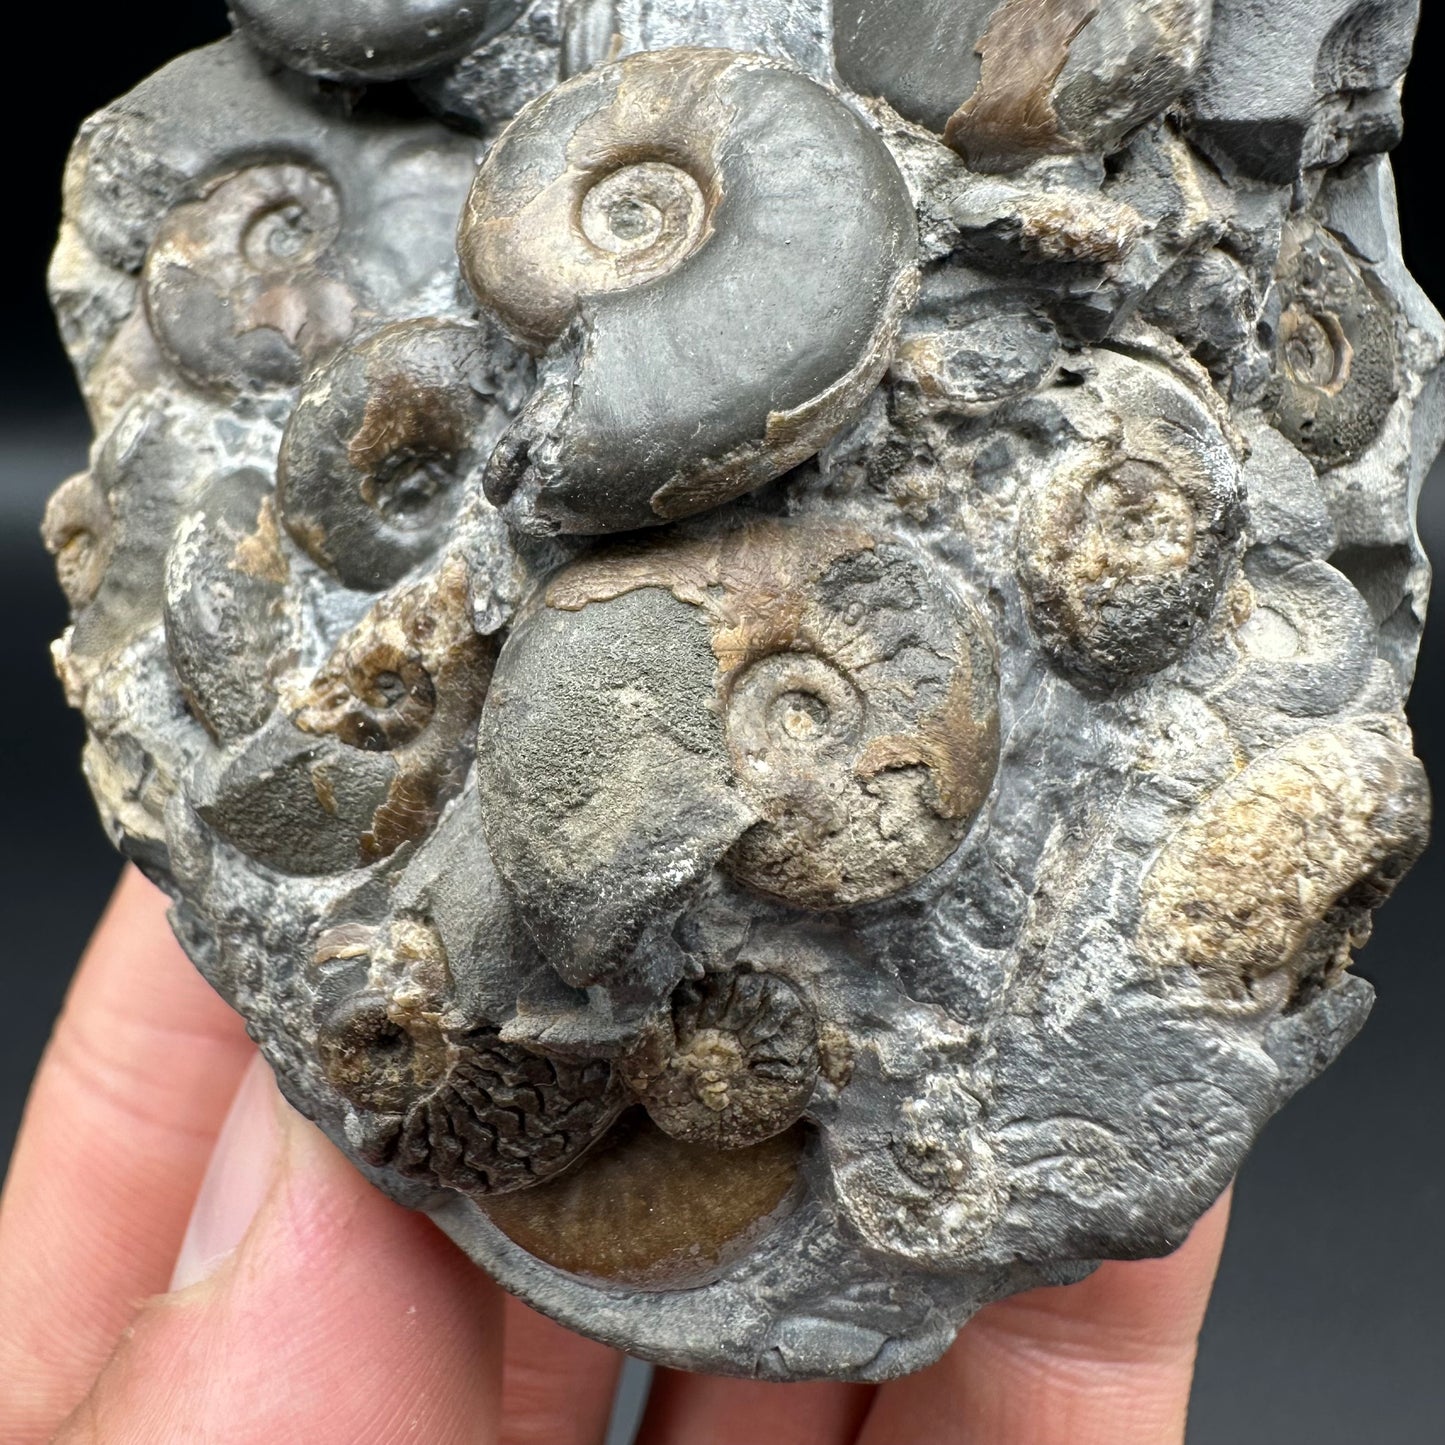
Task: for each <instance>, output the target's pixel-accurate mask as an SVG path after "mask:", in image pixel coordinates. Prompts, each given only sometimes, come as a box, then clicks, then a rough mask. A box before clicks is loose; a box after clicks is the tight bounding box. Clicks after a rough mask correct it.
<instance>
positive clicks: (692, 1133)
mask: <svg viewBox="0 0 1445 1445" xmlns="http://www.w3.org/2000/svg"><path fill="white" fill-rule="evenodd" d="M669 1012H670V1017H669V1019H668V1022H667V1024H666V1025H665V1026H664V1028H663V1030H662V1036H661V1037H659V1038H651V1037H649V1038H646V1039H645V1040H644V1042H643V1045H642V1046H641V1047H640V1048H639V1049H638V1050H637V1051H636V1052H635V1053H634V1054H633V1055H632V1056H631V1057H630V1058H628V1059H626V1060H624V1062H623V1065H622V1072H623V1077H624V1078H625V1079H626V1081H627V1085H628V1087H629V1088H630V1089H631V1090H632V1092H633V1093H634V1094H635V1095H636V1096H637V1098H638V1099H640V1100H641V1101H642V1103H643V1104H644V1105H645V1106H646V1108H647V1112H648V1114H649V1115H650V1116H651V1118H652V1122H653V1123H654V1124H656V1125H657V1126H658V1128H660V1129H661V1130H662V1131H663V1133H665V1134H669V1135H671V1136H672V1137H673V1138H674V1139H682V1140H684V1141H686V1142H687V1143H689V1144H706V1145H708V1146H709V1147H710V1148H713V1149H745V1148H748V1147H750V1146H751V1145H754V1144H760V1143H762V1141H763V1140H764V1139H771V1138H772V1137H773V1135H775V1134H781V1133H782V1132H783V1131H784V1130H785V1129H789V1128H791V1127H792V1126H793V1125H794V1124H796V1123H797V1122H798V1120H799V1119H800V1118H802V1116H803V1110H804V1109H805V1108H806V1107H807V1104H808V1100H809V1099H810V1098H811V1097H812V1093H813V1089H814V1087H815V1085H816V1084H817V1082H818V1070H819V1051H818V1025H817V1020H816V1019H815V1018H814V1017H813V1013H812V1010H811V1009H810V1008H809V1007H808V1005H807V1004H806V1003H805V1002H804V1001H803V1000H802V999H801V998H800V997H799V996H798V993H797V991H796V990H795V989H794V988H793V987H792V986H791V985H789V984H788V983H786V982H785V981H784V980H783V979H781V978H778V977H776V976H774V975H771V974H767V973H759V972H755V971H754V970H751V969H737V970H733V971H731V972H728V973H713V974H708V975H706V976H705V977H704V978H701V979H698V980H696V981H692V980H689V981H687V982H684V983H682V984H679V985H678V988H677V991H676V992H675V993H674V994H673V996H672V1002H671V1008H670V1011H669Z"/></svg>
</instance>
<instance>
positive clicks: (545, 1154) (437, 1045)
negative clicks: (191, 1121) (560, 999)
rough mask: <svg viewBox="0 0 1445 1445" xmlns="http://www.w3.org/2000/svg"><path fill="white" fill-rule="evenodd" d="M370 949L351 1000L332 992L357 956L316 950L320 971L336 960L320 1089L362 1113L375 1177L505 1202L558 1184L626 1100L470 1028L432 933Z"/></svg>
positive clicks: (603, 1084) (423, 929)
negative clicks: (382, 1172) (389, 1172)
mask: <svg viewBox="0 0 1445 1445" xmlns="http://www.w3.org/2000/svg"><path fill="white" fill-rule="evenodd" d="M353 934H354V930H353V931H352V933H350V934H348V935H347V937H346V939H344V940H343V942H344V943H350V942H351V939H352V935H353ZM366 946H367V947H368V948H369V950H370V952H369V953H368V954H367V955H366V978H365V981H364V983H362V985H361V986H360V987H358V988H356V989H355V990H354V991H345V990H344V989H342V988H338V987H337V984H338V983H341V982H343V981H344V977H345V975H346V974H355V973H356V972H358V969H357V968H356V967H352V968H350V969H347V968H346V967H345V963H346V955H347V954H348V953H351V952H354V951H355V950H354V949H352V948H349V947H337V946H336V944H335V943H334V942H333V941H332V940H329V939H327V938H326V937H325V936H323V938H322V940H321V941H320V947H319V949H318V953H317V958H318V960H319V967H320V968H321V969H322V970H325V969H326V968H327V966H328V964H332V955H338V956H339V957H338V959H337V962H339V963H340V964H341V965H342V968H341V971H340V972H339V973H338V974H337V976H336V978H335V979H334V980H333V981H332V982H331V984H330V987H327V986H326V985H325V984H323V987H322V998H323V1009H322V1014H321V1018H320V1020H319V1022H318V1027H317V1036H316V1047H317V1052H318V1055H319V1058H320V1062H321V1066H322V1069H323V1071H324V1072H325V1075H326V1077H327V1079H328V1080H329V1081H330V1082H331V1083H332V1085H334V1086H335V1088H336V1089H337V1090H338V1091H339V1092H340V1093H341V1094H342V1095H343V1096H344V1097H345V1098H346V1099H348V1100H349V1101H350V1102H351V1103H352V1104H353V1105H355V1106H356V1108H357V1109H358V1110H359V1111H360V1112H361V1115H362V1118H363V1126H362V1127H363V1129H364V1131H365V1134H366V1144H365V1148H366V1153H367V1157H368V1158H369V1159H370V1160H371V1161H372V1162H373V1163H374V1164H376V1165H378V1166H381V1165H385V1166H389V1167H391V1168H393V1169H395V1170H396V1171H397V1172H398V1173H399V1174H400V1175H402V1176H403V1177H405V1178H407V1179H413V1180H418V1181H420V1182H422V1183H426V1184H431V1185H435V1186H436V1187H438V1188H444V1189H455V1190H458V1191H460V1192H461V1193H464V1194H468V1195H474V1196H476V1195H491V1194H503V1193H507V1192H508V1191H510V1190H514V1189H527V1188H530V1187H532V1186H534V1185H536V1184H539V1183H540V1182H541V1181H543V1180H544V1179H548V1178H550V1177H551V1176H552V1175H554V1174H558V1173H560V1172H561V1171H562V1170H564V1169H566V1168H567V1167H568V1166H569V1165H570V1164H572V1163H573V1162H574V1161H575V1160H576V1159H578V1158H579V1157H580V1156H581V1155H582V1154H583V1153H585V1152H586V1150H587V1149H589V1148H590V1147H591V1146H592V1145H593V1144H594V1143H595V1142H596V1141H597V1140H598V1139H600V1138H601V1137H602V1135H604V1134H605V1133H606V1132H607V1130H608V1129H609V1128H610V1127H611V1124H612V1122H613V1120H614V1119H615V1118H616V1117H617V1115H618V1113H619V1112H620V1111H621V1109H622V1106H623V1097H624V1096H623V1093H622V1090H621V1088H620V1085H619V1083H618V1081H617V1080H616V1079H615V1077H614V1072H613V1068H612V1065H611V1064H609V1063H607V1062H606V1061H605V1060H600V1059H583V1060H576V1061H573V1060H561V1059H555V1058H546V1057H543V1056H542V1055H540V1054H535V1053H531V1052H528V1051H527V1050H525V1049H522V1048H519V1047H518V1046H516V1045H514V1044H508V1043H504V1042H503V1041H502V1040H501V1039H500V1038H499V1036H498V1030H497V1029H495V1028H491V1027H487V1026H482V1027H478V1026H477V1025H476V1023H475V1022H474V1021H472V1020H469V1019H467V1018H465V1016H464V1015H462V1014H461V1013H460V1011H459V1010H458V1009H457V1007H456V1000H455V991H454V988H453V984H452V977H451V972H450V968H449V965H448V962H447V956H446V950H445V948H444V946H443V945H442V942H441V940H440V938H439V937H438V936H437V934H436V932H435V930H434V929H432V928H430V927H429V926H428V925H426V924H424V923H418V922H416V921H413V920H398V921H397V922H395V923H393V924H392V925H390V926H389V927H387V928H383V929H378V930H376V932H375V934H374V936H373V937H372V938H371V939H369V940H367V944H366ZM332 966H333V967H334V966H335V965H334V964H332ZM338 992H340V993H341V997H340V998H339V999H335V1000H334V1001H331V1002H329V1003H328V1002H326V1000H327V999H328V998H329V997H330V996H331V995H334V994H336V993H338Z"/></svg>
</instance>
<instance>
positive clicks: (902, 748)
mask: <svg viewBox="0 0 1445 1445" xmlns="http://www.w3.org/2000/svg"><path fill="white" fill-rule="evenodd" d="M642 608H652V609H657V608H661V609H664V610H665V611H666V614H667V616H666V619H664V618H662V617H660V616H659V617H656V618H653V619H652V620H651V625H650V626H649V625H648V623H647V622H645V621H644V619H643V617H642V615H640V613H639V611H638V610H639V609H642ZM612 617H615V618H616V619H617V621H618V622H619V623H620V624H621V630H620V632H616V633H613V632H611V631H610V629H609V632H608V634H607V636H608V642H607V645H606V646H605V647H604V646H599V645H598V637H599V633H598V632H597V630H596V629H598V628H604V629H605V628H608V623H609V620H610V618H612ZM659 627H661V628H665V629H667V630H668V631H669V632H670V633H671V634H675V635H677V636H679V637H683V638H691V639H692V642H691V643H690V644H689V651H688V653H687V655H686V656H685V657H683V656H678V657H677V658H675V659H674V661H675V663H676V664H678V665H677V666H674V667H669V668H667V669H666V671H665V676H664V678H663V680H662V682H661V683H657V684H655V683H650V682H649V681H648V680H647V679H648V671H649V669H650V668H651V667H652V666H653V665H654V664H653V659H654V658H660V657H661V656H662V653H661V652H660V650H659V633H658V631H657V629H658V628H659ZM661 688H665V689H666V692H667V695H668V700H667V701H666V702H662V701H659V699H661V698H663V697H664V692H663V691H661V690H660V689H661ZM619 689H627V690H628V694H627V695H628V696H630V698H631V699H632V700H631V701H630V702H629V703H628V706H629V708H631V709H633V710H634V713H633V716H632V717H631V719H630V720H629V721H628V722H627V723H625V724H622V726H623V727H624V728H625V730H624V731H623V732H622V734H621V736H620V737H619V736H617V731H616V729H617V726H618V725H619V723H620V719H619V720H618V722H614V723H613V724H612V725H611V726H606V725H604V726H602V727H599V729H598V732H597V740H596V741H595V742H589V741H587V739H589V738H591V737H592V736H593V734H592V733H591V732H590V731H584V730H583V729H584V723H583V722H582V720H583V719H585V718H593V717H595V716H596V715H597V713H598V708H597V706H596V704H595V703H594V701H593V699H594V698H596V697H597V696H598V695H599V694H601V695H604V696H610V697H614V698H615V697H619V696H622V695H623V694H621V693H620V692H619ZM997 689H998V673H997V661H996V658H995V656H994V652H993V644H992V641H991V639H990V637H989V633H988V630H987V628H986V626H985V625H984V623H983V622H982V621H981V619H980V618H979V617H978V615H977V613H976V612H974V611H973V609H972V608H970V607H969V606H967V605H966V604H965V603H963V602H962V601H961V600H960V599H958V598H957V597H955V596H954V595H953V594H952V593H951V592H949V591H948V590H947V589H946V588H944V587H942V586H940V584H939V583H938V582H937V581H936V580H935V579H934V578H932V577H930V576H929V575H928V573H927V572H926V571H925V570H924V569H923V568H922V567H921V566H920V564H919V562H918V560H917V558H916V556H915V555H914V554H912V553H911V552H910V551H909V550H908V549H907V548H906V547H903V546H901V545H899V544H897V543H894V542H891V541H889V540H888V539H887V538H883V537H874V536H872V535H870V534H868V533H866V532H863V531H861V530H860V529H857V528H853V527H848V526H840V525H836V524H829V523H819V522H806V523H798V524H793V525H788V524H780V523H756V524H752V525H748V526H744V527H740V528H735V529H733V530H730V531H726V532H722V533H720V534H716V535H711V536H703V537H698V538H678V539H673V540H669V541H664V542H660V543H657V544H649V545H643V546H641V547H638V548H634V549H632V550H624V551H619V552H615V553H603V554H601V555H598V556H595V557H590V558H587V559H584V560H582V561H580V562H578V563H576V564H575V565H574V566H573V567H571V568H568V569H567V570H565V571H563V572H562V573H561V574H559V575H558V576H557V577H555V578H554V579H553V580H552V582H551V583H550V585H549V586H548V587H547V589H546V594H545V599H544V606H543V608H542V609H541V610H540V612H538V613H537V614H536V615H535V616H534V617H533V618H532V619H531V620H530V621H528V622H527V623H524V624H523V625H522V626H521V627H520V628H519V629H518V630H517V631H516V633H514V634H513V636H512V638H511V639H510V640H509V642H508V644H507V645H506V647H505V648H504V649H503V652H502V655H501V658H500V659H499V664H498V670H497V677H496V684H495V686H494V689H493V691H492V694H491V697H490V699H489V703H488V706H487V708H486V709H485V710H484V714H483V722H482V745H481V748H480V751H479V763H480V769H479V782H480V786H481V789H482V796H483V800H484V804H485V815H486V826H487V829H488V841H489V843H490V845H491V848H492V851H493V853H494V855H495V857H496V859H497V863H498V866H499V868H500V869H501V871H502V873H503V876H504V877H506V878H508V880H509V881H510V882H511V883H512V884H513V885H514V887H515V888H516V890H517V893H518V896H519V899H520V900H522V906H523V907H524V908H526V909H529V910H531V911H532V912H533V913H534V914H536V915H538V922H539V926H540V927H542V928H544V929H548V928H550V927H552V926H553V925H552V924H551V923H549V922H548V921H547V920H549V919H553V918H554V917H555V916H556V915H557V914H559V913H565V912H575V910H576V909H577V907H578V904H577V903H576V902H574V901H572V900H574V899H575V898H576V897H577V896H578V895H579V894H580V895H584V896H585V894H586V889H585V887H584V886H583V880H584V879H585V878H586V877H587V876H588V873H587V870H588V869H589V868H591V867H592V866H593V864H594V860H595V859H596V858H597V856H598V849H599V847H601V848H602V849H603V852H604V853H605V855H606V856H609V857H614V856H615V862H614V863H613V864H612V865H611V866H612V869H613V873H612V876H613V877H614V878H626V879H627V880H628V881H627V883H626V884H625V885H624V886H620V887H614V889H613V890H612V891H613V893H614V894H615V895H616V896H618V897H620V898H622V899H625V900H631V899H633V897H634V895H635V894H636V892H637V891H638V890H639V889H640V890H641V891H642V893H643V896H644V897H646V896H650V895H655V894H656V892H657V891H658V889H659V888H660V886H661V881H662V880H671V881H672V882H673V883H674V884H675V883H676V880H677V878H678V874H679V870H678V868H677V867H676V866H672V867H668V866H663V865H662V864H661V863H659V862H658V861H657V859H658V855H659V852H660V849H659V846H658V844H659V841H660V840H659V836H658V829H659V825H658V823H657V821H656V820H657V819H658V818H665V819H670V820H673V826H675V827H677V828H678V830H679V831H681V832H686V833H688V834H689V837H690V841H691V842H692V843H693V844H694V845H695V846H696V847H697V848H698V849H699V850H700V851H696V852H694V853H692V854H691V855H690V856H691V857H692V858H693V860H694V867H693V869H692V872H691V878H693V879H696V878H699V877H701V876H702V873H703V872H704V871H705V870H706V869H707V868H710V867H711V866H712V864H713V863H715V862H716V861H718V859H719V858H721V857H722V856H723V855H724V854H726V861H725V866H726V867H727V869H728V870H729V871H730V872H731V873H732V874H733V875H734V876H735V877H736V878H738V879H739V880H740V881H741V882H743V883H745V884H746V885H748V886H749V887H751V888H754V889H756V890H758V891H759V892H761V893H765V894H768V895H770V896H772V897H774V898H778V899H780V900H783V901H786V902H788V903H792V904H795V905H798V906H802V907H807V908H822V909H830V908H840V907H845V906H849V905H853V904H858V903H865V902H873V901H876V900H878V899H881V898H886V897H888V896H889V895H891V894H894V893H897V892H899V891H900V890H901V889H904V888H907V887H908V886H909V885H911V884H913V883H915V882H917V881H918V880H919V879H920V878H922V877H923V876H924V875H925V874H927V873H928V872H930V871H931V870H932V869H934V868H936V867H937V866H938V865H939V864H940V863H942V862H943V861H944V860H945V859H946V858H947V857H948V856H949V855H950V854H951V853H952V852H953V851H954V849H955V848H956V847H957V846H958V844H959V842H960V840H961V839H962V838H963V836H964V834H965V833H966V832H967V830H968V827H969V825H970V824H971V823H972V822H973V819H974V817H975V815H976V814H977V812H978V810H979V809H980V807H981V806H982V804H983V800H984V798H985V797H986V796H987V793H988V790H989V788H990V786H991V784H992V781H993V775H994V769H995V766H996V764H997V759H998V748H999V735H998V712H997ZM604 705H605V704H604ZM719 715H721V720H722V723H721V728H719V725H718V719H719ZM644 719H645V721H644ZM684 729H691V730H692V737H691V739H690V740H689V741H688V742H687V744H686V747H685V751H684V752H683V753H682V754H681V756H680V757H678V761H679V762H680V763H681V764H682V766H681V767H680V768H678V767H676V766H671V765H668V763H667V762H666V759H668V758H669V757H670V756H673V755H674V754H673V752H672V750H673V749H674V748H676V746H677V741H678V739H679V738H681V737H683V736H684ZM619 776H624V777H626V778H627V779H629V780H630V785H629V787H628V788H625V789H624V790H623V792H622V793H621V794H620V795H619V794H618V793H617V791H616V780H617V779H618V777H619ZM624 800H626V801H624ZM703 808H706V810H707V816H708V818H709V819H710V820H711V821H710V824H709V826H708V827H707V828H706V829H703V828H701V827H700V826H697V819H696V816H695V813H696V811H698V810H702V809H703ZM749 825H751V826H749ZM613 830H616V836H615V837H614V838H613V841H611V842H610V843H606V844H601V843H599V839H607V838H608V837H609V836H610V835H611V834H612V833H613ZM629 830H635V831H629ZM649 834H651V837H650V839H649ZM644 839H648V840H649V841H650V843H651V846H650V847H644V846H640V844H641V842H642V840H644ZM634 849H636V850H637V851H636V852H634ZM676 852H677V849H676V848H673V849H671V850H668V851H667V853H666V855H665V856H667V857H669V858H670V857H672V856H673V855H675V854H676ZM654 869H655V875H656V878H657V880H658V881H655V882H653V883H650V884H649V883H646V881H645V880H647V878H648V877H649V876H652V871H653V870H654ZM614 924H615V920H614ZM639 926H640V925H639ZM598 928H599V925H598V921H597V918H596V916H592V918H591V921H590V922H589V925H588V926H587V928H586V929H585V930H580V929H579V932H582V931H585V932H586V933H587V934H588V935H589V937H592V938H593V939H594V941H595V936H596V933H597V931H598ZM573 941H574V942H575V941H576V939H575V937H574V940H573ZM573 981H580V980H573Z"/></svg>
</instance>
